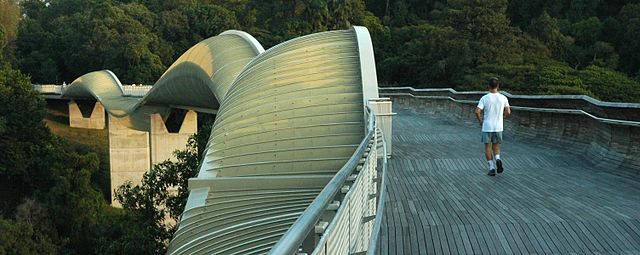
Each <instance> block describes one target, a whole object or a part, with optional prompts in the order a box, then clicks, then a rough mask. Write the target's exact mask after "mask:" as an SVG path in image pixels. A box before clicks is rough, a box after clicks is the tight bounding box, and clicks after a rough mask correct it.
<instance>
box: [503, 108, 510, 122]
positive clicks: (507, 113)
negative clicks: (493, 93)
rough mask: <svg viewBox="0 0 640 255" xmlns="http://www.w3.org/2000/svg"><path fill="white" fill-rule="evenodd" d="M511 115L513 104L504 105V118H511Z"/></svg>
mask: <svg viewBox="0 0 640 255" xmlns="http://www.w3.org/2000/svg"><path fill="white" fill-rule="evenodd" d="M510 115H511V106H505V107H504V118H505V119H506V118H509V116H510Z"/></svg>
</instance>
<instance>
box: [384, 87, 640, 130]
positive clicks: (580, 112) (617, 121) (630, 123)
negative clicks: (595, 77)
mask: <svg viewBox="0 0 640 255" xmlns="http://www.w3.org/2000/svg"><path fill="white" fill-rule="evenodd" d="M383 94H384V95H386V96H411V97H413V98H426V99H445V100H447V99H448V100H451V101H454V102H456V103H477V102H478V101H476V100H460V99H455V98H453V97H450V96H416V95H414V94H411V93H383ZM511 108H512V109H514V110H523V111H532V112H556V113H565V114H578V115H585V116H587V117H590V118H592V119H594V120H596V121H600V122H604V123H609V124H615V125H622V126H636V127H638V126H640V121H630V120H620V119H609V118H601V117H597V116H595V115H593V114H591V113H588V112H585V111H583V110H576V109H559V108H541V107H524V106H511Z"/></svg>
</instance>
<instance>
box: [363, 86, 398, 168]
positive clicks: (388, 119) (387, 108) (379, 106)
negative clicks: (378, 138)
mask: <svg viewBox="0 0 640 255" xmlns="http://www.w3.org/2000/svg"><path fill="white" fill-rule="evenodd" d="M369 106H370V107H371V110H372V111H373V113H375V115H376V123H377V124H378V128H380V130H381V131H382V136H383V138H384V142H385V143H386V144H387V157H391V154H392V150H391V147H392V146H391V140H392V139H391V138H392V132H393V130H392V124H393V115H395V113H393V112H392V102H391V99H390V98H388V97H383V98H370V99H369ZM378 155H383V153H382V152H380V151H379V153H378Z"/></svg>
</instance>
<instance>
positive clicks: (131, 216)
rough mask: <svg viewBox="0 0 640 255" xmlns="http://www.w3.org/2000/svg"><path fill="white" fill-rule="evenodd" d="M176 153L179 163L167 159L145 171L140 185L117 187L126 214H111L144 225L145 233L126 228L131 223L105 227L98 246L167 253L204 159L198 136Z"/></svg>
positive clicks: (106, 249)
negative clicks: (200, 154)
mask: <svg viewBox="0 0 640 255" xmlns="http://www.w3.org/2000/svg"><path fill="white" fill-rule="evenodd" d="M175 156H176V158H177V161H176V162H172V161H168V160H167V161H164V162H162V163H159V164H156V165H154V166H153V169H152V171H151V172H149V173H145V174H144V176H143V178H142V183H141V184H140V185H135V186H133V185H132V184H131V183H126V184H124V185H123V186H120V187H119V188H118V190H117V191H116V195H115V196H116V197H115V198H116V200H117V201H118V202H119V203H120V204H121V205H122V207H123V208H124V214H122V215H119V216H117V215H116V216H113V215H111V216H109V217H115V220H122V221H124V222H130V223H132V224H137V226H135V227H136V228H140V227H142V226H144V228H143V229H139V230H141V232H142V233H136V231H132V230H128V229H126V228H129V225H120V224H122V223H119V224H117V225H116V226H117V227H116V228H115V229H114V228H111V229H106V230H105V229H102V230H101V232H102V233H104V232H106V235H102V234H101V235H100V236H103V237H101V238H100V239H99V243H100V244H101V245H100V246H99V247H100V248H99V249H104V251H105V252H107V253H111V252H117V253H119V252H120V251H125V253H130V252H131V251H136V250H141V251H145V250H146V251H147V252H149V251H153V253H156V254H161V253H165V249H166V244H167V243H168V241H169V239H170V238H171V236H172V235H173V232H175V230H176V227H177V226H176V225H175V224H174V222H178V221H179V217H180V214H181V213H182V212H183V210H184V207H185V205H186V203H187V197H188V195H189V190H188V181H189V178H192V177H195V176H196V174H197V173H198V164H199V163H200V160H201V158H200V157H199V154H198V141H197V139H196V136H192V137H191V138H189V141H188V143H187V148H186V149H185V150H182V151H176V152H175ZM109 220H110V219H109V218H107V221H109ZM109 238H111V239H109ZM116 242H118V244H116ZM132 245H138V247H131V246H132ZM142 248H144V249H142Z"/></svg>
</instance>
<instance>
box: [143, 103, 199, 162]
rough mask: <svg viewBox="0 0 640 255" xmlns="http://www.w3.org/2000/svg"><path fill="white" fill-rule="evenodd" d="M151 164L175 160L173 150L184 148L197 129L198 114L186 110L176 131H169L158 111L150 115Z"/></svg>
mask: <svg viewBox="0 0 640 255" xmlns="http://www.w3.org/2000/svg"><path fill="white" fill-rule="evenodd" d="M150 117H151V131H150V133H151V164H157V163H160V162H162V161H165V160H167V159H170V160H175V159H176V158H175V156H174V155H173V152H174V151H176V150H180V149H183V148H185V145H186V144H187V140H189V137H190V136H191V135H193V134H195V133H196V132H197V131H198V114H197V113H196V112H194V111H192V110H189V111H187V113H186V115H185V116H184V120H183V121H182V125H181V126H180V130H179V131H178V132H177V133H171V132H169V130H168V129H167V127H166V125H165V121H164V120H163V119H162V116H160V114H158V113H154V114H152V115H151V116H150Z"/></svg>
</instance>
